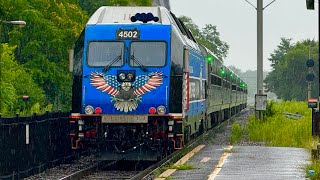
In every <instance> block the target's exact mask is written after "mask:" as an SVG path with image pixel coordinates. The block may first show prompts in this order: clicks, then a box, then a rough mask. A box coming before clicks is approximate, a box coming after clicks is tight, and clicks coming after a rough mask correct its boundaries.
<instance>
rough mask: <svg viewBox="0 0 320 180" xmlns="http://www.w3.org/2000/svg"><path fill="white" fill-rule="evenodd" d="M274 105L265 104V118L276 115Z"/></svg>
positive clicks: (271, 102) (270, 103) (270, 102)
mask: <svg viewBox="0 0 320 180" xmlns="http://www.w3.org/2000/svg"><path fill="white" fill-rule="evenodd" d="M274 105H275V102H274V101H268V102H267V110H266V111H265V115H266V116H267V117H272V116H274V115H275V114H276V113H277V110H276V109H275V107H274Z"/></svg>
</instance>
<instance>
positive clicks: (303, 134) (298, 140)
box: [243, 101, 320, 180]
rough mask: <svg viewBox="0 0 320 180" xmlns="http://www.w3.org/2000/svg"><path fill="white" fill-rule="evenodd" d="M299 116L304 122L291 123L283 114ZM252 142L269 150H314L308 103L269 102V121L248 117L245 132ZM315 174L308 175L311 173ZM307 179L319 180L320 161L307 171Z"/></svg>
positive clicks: (315, 144) (292, 121) (309, 166)
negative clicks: (262, 143) (263, 145)
mask: <svg viewBox="0 0 320 180" xmlns="http://www.w3.org/2000/svg"><path fill="white" fill-rule="evenodd" d="M284 112H288V113H295V114H300V115H302V116H303V117H302V118H301V119H297V120H294V119H288V118H286V117H285V116H284V115H283V113H284ZM243 132H245V133H247V135H248V138H249V140H250V141H258V142H265V143H266V145H267V146H285V147H299V148H306V149H309V150H311V149H312V148H316V147H317V143H318V141H319V139H318V138H315V137H313V136H312V113H311V109H308V107H307V102H297V101H280V102H276V103H275V102H268V106H267V111H266V117H265V118H264V119H263V120H258V119H255V117H254V116H250V117H249V121H248V123H247V125H246V127H245V130H244V131H243ZM309 170H312V171H315V173H314V174H313V175H309V174H310V173H309V172H310V171H309ZM305 171H306V176H307V177H309V178H310V179H311V180H314V179H320V160H312V163H311V164H310V165H307V167H305Z"/></svg>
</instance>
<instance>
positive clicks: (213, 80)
mask: <svg viewBox="0 0 320 180" xmlns="http://www.w3.org/2000/svg"><path fill="white" fill-rule="evenodd" d="M211 84H213V85H216V86H222V80H221V78H220V77H218V76H216V75H213V74H211Z"/></svg>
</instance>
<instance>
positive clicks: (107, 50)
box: [88, 41, 124, 67]
mask: <svg viewBox="0 0 320 180" xmlns="http://www.w3.org/2000/svg"><path fill="white" fill-rule="evenodd" d="M123 52H124V44H123V42H95V41H93V42H90V43H89V49H88V65H89V66H106V65H108V64H110V63H111V62H112V61H113V60H114V59H116V58H117V57H118V56H121V60H118V61H115V62H114V63H112V64H111V65H110V66H113V67H114V66H122V65H123V58H122V56H123Z"/></svg>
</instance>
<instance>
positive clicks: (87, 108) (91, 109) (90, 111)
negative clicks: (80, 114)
mask: <svg viewBox="0 0 320 180" xmlns="http://www.w3.org/2000/svg"><path fill="white" fill-rule="evenodd" d="M84 112H85V113H86V114H93V113H94V109H93V107H92V106H86V107H85V108H84Z"/></svg>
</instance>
